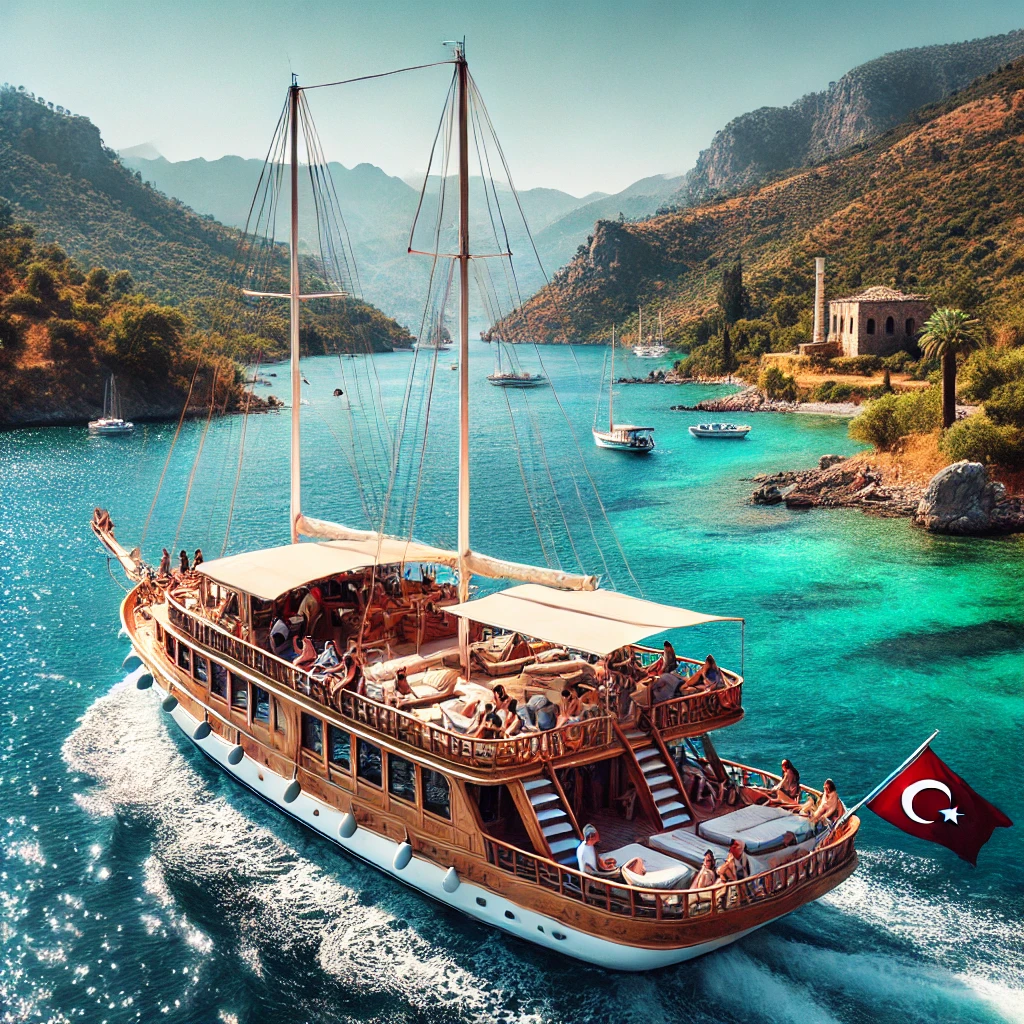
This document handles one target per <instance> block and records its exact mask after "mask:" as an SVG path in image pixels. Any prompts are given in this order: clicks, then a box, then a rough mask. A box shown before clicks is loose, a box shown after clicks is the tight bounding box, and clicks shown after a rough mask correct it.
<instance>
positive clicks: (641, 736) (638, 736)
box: [623, 729, 647, 741]
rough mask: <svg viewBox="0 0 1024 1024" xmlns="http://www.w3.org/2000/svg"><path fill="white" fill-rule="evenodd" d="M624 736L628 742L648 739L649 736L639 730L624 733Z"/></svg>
mask: <svg viewBox="0 0 1024 1024" xmlns="http://www.w3.org/2000/svg"><path fill="white" fill-rule="evenodd" d="M623 735H624V736H625V737H626V739H627V740H630V741H636V740H646V739H647V734H646V733H643V732H641V731H640V730H639V729H630V730H629V732H627V733H623Z"/></svg>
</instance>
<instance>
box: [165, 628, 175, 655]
mask: <svg viewBox="0 0 1024 1024" xmlns="http://www.w3.org/2000/svg"><path fill="white" fill-rule="evenodd" d="M164 644H165V646H166V647H167V657H168V658H171V659H172V660H173V658H174V637H173V636H171V634H170V633H168V634H167V636H165V637H164Z"/></svg>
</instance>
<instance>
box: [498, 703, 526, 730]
mask: <svg viewBox="0 0 1024 1024" xmlns="http://www.w3.org/2000/svg"><path fill="white" fill-rule="evenodd" d="M518 709H519V701H517V700H516V699H515V697H512V698H510V699H509V702H508V707H506V708H505V721H504V723H503V725H502V728H501V735H502V736H506V737H508V736H516V735H518V734H519V733H520V732H522V731H523V720H522V719H521V718H520V717H519V715H518Z"/></svg>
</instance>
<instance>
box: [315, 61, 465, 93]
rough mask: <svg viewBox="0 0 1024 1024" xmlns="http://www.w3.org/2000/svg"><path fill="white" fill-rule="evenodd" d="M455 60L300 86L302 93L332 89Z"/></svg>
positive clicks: (442, 64) (420, 69)
mask: <svg viewBox="0 0 1024 1024" xmlns="http://www.w3.org/2000/svg"><path fill="white" fill-rule="evenodd" d="M454 63H455V61H453V60H435V61H434V62H433V63H432V64H416V65H414V66H413V67H409V68H395V70H394V71H380V72H378V73H377V74H375V75H360V76H359V77H358V78H343V79H342V80H341V81H340V82H318V83H317V84H316V85H302V86H299V91H300V92H309V91H310V90H312V89H330V88H332V87H333V86H336V85H351V84H352V83H353V82H369V81H370V80H372V79H374V78H390V77H391V76H392V75H403V74H405V73H406V72H407V71H422V70H423V69H424V68H439V67H443V66H444V65H445V64H454Z"/></svg>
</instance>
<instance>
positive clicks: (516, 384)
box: [487, 338, 548, 388]
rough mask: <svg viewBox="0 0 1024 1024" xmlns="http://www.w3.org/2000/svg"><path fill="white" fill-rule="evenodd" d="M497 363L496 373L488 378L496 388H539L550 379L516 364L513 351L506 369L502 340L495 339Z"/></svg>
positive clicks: (495, 366) (490, 374)
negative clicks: (503, 363) (502, 359)
mask: <svg viewBox="0 0 1024 1024" xmlns="http://www.w3.org/2000/svg"><path fill="white" fill-rule="evenodd" d="M495 341H497V345H496V346H495V353H496V359H495V365H494V373H489V374H488V375H487V380H488V381H489V382H490V383H491V384H493V385H494V386H495V387H496V388H537V387H540V386H541V385H542V384H547V382H548V379H547V377H545V376H544V374H543V373H530V372H528V371H527V370H523V369H520V368H519V367H517V366H516V365H515V362H514V360H513V359H512V355H511V353H510V354H509V360H508V361H509V367H508V369H505V368H504V367H503V366H502V365H501V340H500V339H497V338H496V339H495Z"/></svg>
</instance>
